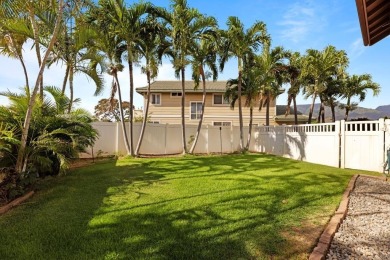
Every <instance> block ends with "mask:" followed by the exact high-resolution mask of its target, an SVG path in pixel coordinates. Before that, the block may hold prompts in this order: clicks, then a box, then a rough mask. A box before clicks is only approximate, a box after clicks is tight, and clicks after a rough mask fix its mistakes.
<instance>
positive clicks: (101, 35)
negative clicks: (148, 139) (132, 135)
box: [85, 8, 132, 155]
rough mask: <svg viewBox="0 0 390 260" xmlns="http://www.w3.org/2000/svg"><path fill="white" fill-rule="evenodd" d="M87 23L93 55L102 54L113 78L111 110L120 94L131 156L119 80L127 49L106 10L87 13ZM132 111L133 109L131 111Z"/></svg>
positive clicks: (121, 116)
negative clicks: (116, 96)
mask: <svg viewBox="0 0 390 260" xmlns="http://www.w3.org/2000/svg"><path fill="white" fill-rule="evenodd" d="M85 18H86V23H87V24H88V25H89V28H90V29H91V32H90V33H89V34H90V35H91V36H93V37H92V39H93V44H92V46H90V49H95V50H94V51H92V52H93V53H95V52H98V53H101V54H102V55H103V57H104V64H105V65H104V66H103V69H104V71H105V72H107V73H108V74H109V75H111V76H112V83H111V95H110V103H111V108H112V107H113V105H114V100H115V99H114V97H115V95H116V94H118V100H119V102H118V106H119V118H120V122H121V125H122V134H123V140H124V143H125V147H126V151H127V154H128V155H131V149H130V143H129V138H128V135H127V130H126V125H125V118H124V110H123V101H122V91H121V85H120V82H119V78H118V73H119V72H122V71H123V69H124V66H123V64H122V59H121V57H122V53H123V50H124V49H125V47H126V46H125V44H124V42H123V40H122V38H121V37H119V36H118V35H117V34H116V33H115V31H114V28H113V27H114V25H112V24H111V23H108V22H107V20H109V19H108V18H107V12H106V9H104V8H93V9H91V10H90V12H89V13H87V16H86V17H85ZM130 110H132V109H130Z"/></svg>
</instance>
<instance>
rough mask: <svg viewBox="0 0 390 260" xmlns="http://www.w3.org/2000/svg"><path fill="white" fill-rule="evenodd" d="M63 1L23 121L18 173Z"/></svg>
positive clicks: (56, 33) (16, 167) (17, 164)
mask: <svg viewBox="0 0 390 260" xmlns="http://www.w3.org/2000/svg"><path fill="white" fill-rule="evenodd" d="M63 3H64V0H59V3H58V13H57V19H56V23H55V26H54V30H53V34H52V37H51V39H50V42H49V45H48V47H47V49H46V53H45V56H44V59H43V62H42V64H41V66H40V67H39V73H38V76H37V80H36V82H35V86H34V90H33V93H32V96H31V98H30V101H29V104H28V108H27V112H26V117H25V120H24V123H23V128H22V137H21V140H20V147H19V151H18V157H17V159H16V165H15V169H16V172H17V173H22V172H23V161H24V160H25V158H24V157H25V150H26V145H27V136H28V131H29V129H30V123H31V115H32V110H33V108H34V105H35V99H36V95H37V92H38V88H39V84H40V82H41V80H42V77H43V72H44V70H45V65H46V61H47V58H48V57H49V54H50V52H51V50H52V48H53V46H54V43H55V41H56V39H57V35H58V31H59V28H60V24H61V23H60V22H61V20H62V8H63ZM34 35H35V34H34Z"/></svg>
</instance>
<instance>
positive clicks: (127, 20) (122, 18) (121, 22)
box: [99, 0, 155, 156]
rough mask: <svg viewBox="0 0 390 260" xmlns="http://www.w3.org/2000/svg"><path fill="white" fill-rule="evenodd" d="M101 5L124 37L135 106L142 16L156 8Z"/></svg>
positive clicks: (117, 2)
mask: <svg viewBox="0 0 390 260" xmlns="http://www.w3.org/2000/svg"><path fill="white" fill-rule="evenodd" d="M99 4H100V6H101V7H102V8H103V9H105V10H106V12H107V17H109V22H110V23H112V24H113V25H114V28H113V29H114V31H115V33H116V34H117V35H118V36H119V37H120V38H122V39H123V41H124V43H125V44H126V45H125V47H126V48H125V49H124V52H123V54H126V57H127V64H128V66H129V79H130V107H131V108H132V107H134V67H133V66H134V63H135V62H137V61H138V60H139V56H140V54H139V53H138V52H137V47H136V46H137V45H138V44H139V40H140V38H141V37H140V33H141V30H142V28H141V27H142V17H143V16H144V15H145V14H147V13H153V12H154V10H155V8H154V7H153V5H152V4H150V3H144V2H140V3H136V4H133V5H132V6H130V7H129V8H127V6H126V2H125V1H124V0H103V1H100V2H99ZM129 121H130V122H129V125H130V155H131V156H134V145H133V109H130V120H129Z"/></svg>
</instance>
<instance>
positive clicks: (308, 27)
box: [279, 1, 327, 43]
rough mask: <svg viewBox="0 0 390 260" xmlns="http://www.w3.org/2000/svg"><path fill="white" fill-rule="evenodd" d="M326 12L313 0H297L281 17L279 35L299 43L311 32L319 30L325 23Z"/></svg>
mask: <svg viewBox="0 0 390 260" xmlns="http://www.w3.org/2000/svg"><path fill="white" fill-rule="evenodd" d="M326 13H327V12H324V7H323V6H321V5H320V4H319V3H318V2H314V1H298V2H295V3H293V4H292V5H291V6H289V7H288V10H287V11H286V12H285V14H284V15H283V17H282V20H281V22H279V25H281V26H282V27H283V28H284V29H283V30H281V37H282V38H284V39H285V40H289V41H292V42H294V43H299V42H303V41H305V40H306V39H307V38H308V36H309V35H310V34H312V33H313V32H318V31H321V30H322V29H323V28H324V26H325V25H326V23H327V16H326Z"/></svg>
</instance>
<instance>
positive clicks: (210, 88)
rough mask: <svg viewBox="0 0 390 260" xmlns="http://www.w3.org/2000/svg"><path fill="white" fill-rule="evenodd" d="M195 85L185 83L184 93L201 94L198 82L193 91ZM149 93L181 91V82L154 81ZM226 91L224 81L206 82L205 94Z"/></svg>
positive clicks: (188, 82) (141, 89)
mask: <svg viewBox="0 0 390 260" xmlns="http://www.w3.org/2000/svg"><path fill="white" fill-rule="evenodd" d="M194 87H195V83H194V82H193V81H186V82H185V90H186V93H196V92H199V93H201V92H202V82H200V84H199V86H198V89H197V90H195V89H194ZM150 88H151V92H152V93H153V92H154V93H156V92H172V91H177V92H180V91H181V81H180V80H172V81H155V82H153V83H152V84H151V85H150ZM147 89H148V87H147V86H146V87H141V88H137V89H136V91H137V92H138V93H146V91H147ZM225 90H226V81H207V82H206V92H207V93H215V92H221V93H224V92H225Z"/></svg>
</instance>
